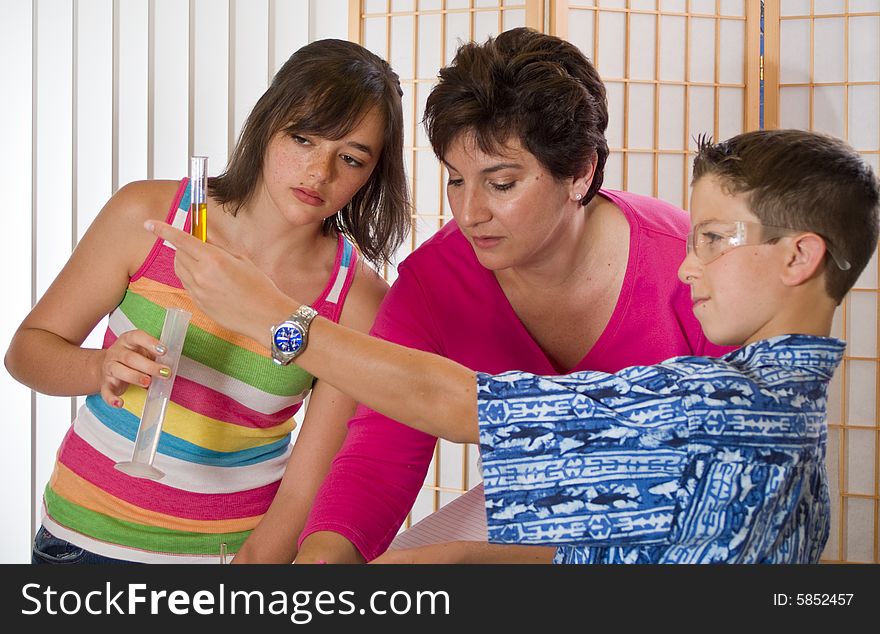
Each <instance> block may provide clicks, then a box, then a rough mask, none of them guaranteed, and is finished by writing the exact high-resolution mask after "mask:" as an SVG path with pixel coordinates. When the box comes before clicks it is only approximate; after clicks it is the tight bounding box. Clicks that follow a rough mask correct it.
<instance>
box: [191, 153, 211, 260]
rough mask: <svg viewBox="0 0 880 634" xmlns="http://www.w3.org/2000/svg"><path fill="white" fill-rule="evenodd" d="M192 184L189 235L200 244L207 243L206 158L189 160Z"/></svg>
mask: <svg viewBox="0 0 880 634" xmlns="http://www.w3.org/2000/svg"><path fill="white" fill-rule="evenodd" d="M189 180H190V182H191V183H192V199H191V201H190V214H189V217H190V233H192V235H194V236H195V237H197V238H198V239H199V240H201V241H202V242H207V241H208V198H207V191H208V157H207V156H193V157H191V158H190V160H189Z"/></svg>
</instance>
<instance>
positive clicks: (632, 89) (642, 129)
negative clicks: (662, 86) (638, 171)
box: [627, 84, 655, 149]
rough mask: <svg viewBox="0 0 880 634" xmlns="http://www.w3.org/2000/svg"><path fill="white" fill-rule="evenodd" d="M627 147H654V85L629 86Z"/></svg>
mask: <svg viewBox="0 0 880 634" xmlns="http://www.w3.org/2000/svg"><path fill="white" fill-rule="evenodd" d="M629 104H630V108H629V112H627V147H629V148H639V149H648V148H653V147H654V118H655V115H654V85H653V84H629Z"/></svg>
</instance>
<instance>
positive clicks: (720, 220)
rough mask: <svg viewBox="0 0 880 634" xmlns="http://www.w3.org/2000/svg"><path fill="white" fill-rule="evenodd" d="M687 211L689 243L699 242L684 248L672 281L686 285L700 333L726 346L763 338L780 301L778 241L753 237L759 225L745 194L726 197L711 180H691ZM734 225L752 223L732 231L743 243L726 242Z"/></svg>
mask: <svg viewBox="0 0 880 634" xmlns="http://www.w3.org/2000/svg"><path fill="white" fill-rule="evenodd" d="M690 213H691V232H692V235H691V242H692V243H697V242H699V244H698V245H697V246H696V248H691V249H689V252H688V254H687V256H686V257H685V259H684V261H683V262H682V263H681V266H680V267H679V269H678V277H679V279H681V281H682V282H684V283H685V284H687V285H688V286H690V289H691V299H692V300H693V303H694V304H693V309H694V315H695V316H696V317H697V319H698V320H699V321H700V325H701V326H702V327H703V332H704V333H705V334H706V337H708V338H709V340H710V341H712V342H713V343H715V344H718V345H726V346H739V345H743V344H746V343H750V342H752V341H755V340H757V339H761V338H763V336H764V335H763V334H762V333H764V332H769V331H770V330H771V329H772V326H773V318H774V316H775V315H776V314H777V313H778V312H779V311H778V302H779V301H780V298H781V297H782V294H781V291H782V288H781V287H782V285H781V283H780V281H779V275H778V274H777V273H779V272H780V269H781V267H782V265H783V263H784V257H780V256H781V251H780V250H779V243H778V242H770V243H768V242H763V241H761V240H760V239H758V240H756V239H754V238H755V236H758V235H759V234H760V227H758V226H757V225H758V224H760V221H759V220H758V218H757V217H756V216H755V215H754V214H753V213H752V212H751V210H750V209H749V205H748V198H747V194H736V195H731V194H730V193H728V192H727V191H726V190H725V189H724V188H723V187H722V184H721V181H720V180H718V178H717V177H715V176H712V175H709V176H705V177H703V178H701V179H699V180H698V181H697V182H696V184H695V185H694V190H693V194H692V196H691V212H690ZM737 221H742V222H745V223H755V224H749V225H740V226H739V227H738V229H740V231H741V233H740V238H742V235H748V239H740V240H739V241H737V239H736V238H735V237H734V238H731V236H734V231H735V230H736V228H737V227H736V225H735V224H734V223H736V222H737ZM707 223H708V224H707ZM694 228H696V235H694V233H695V232H694ZM743 231H744V232H745V233H742V232H743Z"/></svg>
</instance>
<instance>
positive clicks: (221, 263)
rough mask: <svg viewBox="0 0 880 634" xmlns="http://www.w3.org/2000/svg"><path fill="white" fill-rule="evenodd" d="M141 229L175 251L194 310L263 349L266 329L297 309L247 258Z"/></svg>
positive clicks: (154, 227) (160, 227)
mask: <svg viewBox="0 0 880 634" xmlns="http://www.w3.org/2000/svg"><path fill="white" fill-rule="evenodd" d="M144 227H145V228H146V229H147V230H148V231H152V232H153V233H155V234H156V235H157V236H159V237H160V238H163V239H164V240H166V241H167V242H169V243H171V244H172V245H174V247H175V248H176V249H177V254H176V255H175V257H174V272H175V273H176V274H177V277H178V278H180V281H181V283H182V284H183V286H184V288H186V290H187V291H188V292H189V294H190V297H192V299H193V301H194V302H195V303H196V305H198V307H199V308H201V309H202V310H203V311H205V313H207V314H208V315H209V316H210V317H211V318H212V319H214V320H215V321H216V322H217V323H219V324H220V325H222V326H223V327H225V328H228V329H229V330H232V331H234V332H238V333H240V334H243V335H245V336H247V337H251V338H252V339H254V340H256V341H258V342H259V343H261V344H263V345H266V344H267V343H268V339H269V327H270V326H271V325H272V324H274V323H276V322H277V321H279V319H280V318H282V317H284V316H286V315H288V314H290V313H291V312H293V310H295V309H296V307H297V306H299V304H297V303H296V302H295V301H293V300H291V299H290V298H289V297H287V296H286V295H284V293H282V292H281V291H280V290H279V289H278V287H277V286H275V283H274V282H272V280H270V279H269V278H268V277H267V276H266V274H265V273H263V272H262V271H261V270H260V269H258V268H257V267H256V265H254V264H253V263H252V262H251V261H250V260H248V259H247V258H243V257H240V256H237V255H234V254H232V253H229V252H228V251H225V250H224V249H222V248H220V247H218V246H216V245H213V244H207V243H204V242H202V241H201V240H199V239H197V238H194V237H193V236H191V235H189V234H188V233H186V232H185V231H181V230H179V229H175V228H174V227H172V226H171V225H168V224H165V223H164V222H155V221H147V222H146V223H144ZM291 306H292V307H293V308H292V309H291Z"/></svg>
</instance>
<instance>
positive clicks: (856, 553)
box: [846, 498, 876, 562]
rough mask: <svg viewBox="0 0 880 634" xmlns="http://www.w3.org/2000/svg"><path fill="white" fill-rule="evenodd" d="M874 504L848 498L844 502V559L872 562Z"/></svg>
mask: <svg viewBox="0 0 880 634" xmlns="http://www.w3.org/2000/svg"><path fill="white" fill-rule="evenodd" d="M875 505H876V503H875V502H872V501H871V500H863V499H859V498H849V499H848V500H847V502H846V507H847V508H846V528H847V531H846V534H847V542H846V559H847V561H852V562H870V561H873V560H874V543H873V542H874V539H873V535H874V517H875Z"/></svg>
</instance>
